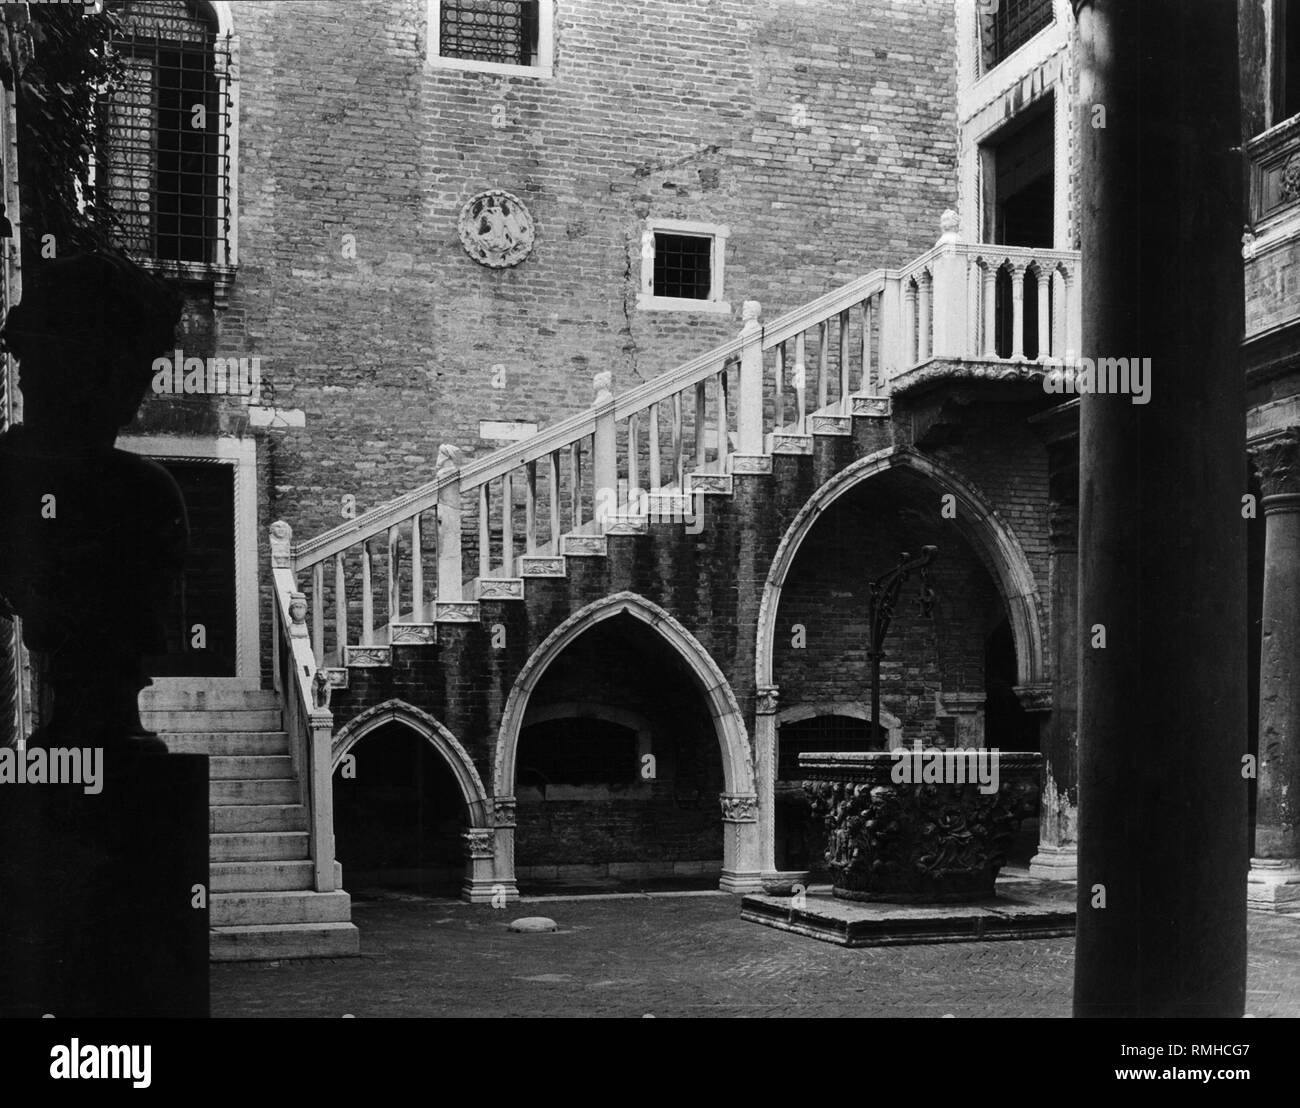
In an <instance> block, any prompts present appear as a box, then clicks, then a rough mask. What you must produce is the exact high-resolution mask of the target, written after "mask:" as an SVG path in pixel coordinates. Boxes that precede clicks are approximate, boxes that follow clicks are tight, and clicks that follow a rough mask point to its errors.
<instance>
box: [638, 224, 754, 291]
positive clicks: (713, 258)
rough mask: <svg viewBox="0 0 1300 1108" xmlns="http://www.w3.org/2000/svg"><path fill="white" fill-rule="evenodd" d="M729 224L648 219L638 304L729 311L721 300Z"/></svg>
mask: <svg viewBox="0 0 1300 1108" xmlns="http://www.w3.org/2000/svg"><path fill="white" fill-rule="evenodd" d="M727 234H728V231H727V228H726V227H723V226H720V225H717V224H711V223H692V222H687V221H685V220H667V219H652V220H650V221H649V222H648V224H647V226H646V228H645V231H644V233H643V235H642V239H641V295H640V296H639V297H638V298H637V307H638V308H643V309H646V308H648V309H651V310H659V311H673V310H676V311H697V312H729V311H731V305H730V304H728V303H727V302H726V301H725V300H723V299H722V288H723V285H722V276H723V273H722V271H723V264H724V261H725V259H726V245H727Z"/></svg>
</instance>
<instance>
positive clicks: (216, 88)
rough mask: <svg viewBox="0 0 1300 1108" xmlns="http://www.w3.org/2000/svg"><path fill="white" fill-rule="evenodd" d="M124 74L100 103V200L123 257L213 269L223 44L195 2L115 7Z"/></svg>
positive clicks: (223, 225) (226, 110) (219, 243)
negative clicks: (103, 193) (103, 185)
mask: <svg viewBox="0 0 1300 1108" xmlns="http://www.w3.org/2000/svg"><path fill="white" fill-rule="evenodd" d="M118 10H119V11H120V13H121V14H122V17H123V18H122V24H123V26H122V29H121V31H120V32H119V33H118V34H116V35H115V36H114V46H115V48H116V49H117V51H118V53H119V54H120V55H121V57H122V60H123V64H124V71H125V72H124V76H123V78H122V80H121V82H120V83H119V84H118V86H117V87H116V88H114V89H113V90H112V92H111V93H110V95H109V97H108V98H107V102H106V104H105V109H104V110H105V114H106V119H105V133H106V138H105V150H104V152H103V164H104V166H105V168H106V177H107V198H108V202H109V206H110V207H111V209H112V211H113V214H114V217H115V219H116V221H117V234H118V240H119V243H120V245H121V246H122V248H123V249H124V250H125V251H127V253H129V254H132V255H133V256H135V257H137V258H141V259H152V260H155V261H161V262H189V263H199V264H207V265H212V264H223V263H225V262H226V261H227V260H228V256H229V244H230V229H231V211H230V170H231V165H230V162H231V157H230V154H231V151H230V129H231V103H230V82H229V75H230V40H229V36H222V37H220V38H219V37H218V36H217V34H216V33H215V30H214V29H213V27H212V26H211V25H210V24H209V23H208V21H207V20H205V19H204V18H202V16H201V15H200V14H198V13H197V11H196V10H195V5H192V4H183V3H162V2H159V0H149V2H143V0H135V2H132V3H127V4H123V5H121V6H120V7H119V9H118Z"/></svg>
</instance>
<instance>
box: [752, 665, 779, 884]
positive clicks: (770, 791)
mask: <svg viewBox="0 0 1300 1108" xmlns="http://www.w3.org/2000/svg"><path fill="white" fill-rule="evenodd" d="M779 697H780V690H779V689H778V688H777V687H776V686H775V685H759V686H758V696H757V698H756V701H755V710H754V711H755V714H754V754H755V757H754V786H755V788H756V789H757V790H758V836H759V869H760V870H762V871H763V872H764V873H768V872H771V871H773V870H775V869H776V773H777V728H776V712H777V704H778V701H779Z"/></svg>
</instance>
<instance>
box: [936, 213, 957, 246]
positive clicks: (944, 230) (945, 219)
mask: <svg viewBox="0 0 1300 1108" xmlns="http://www.w3.org/2000/svg"><path fill="white" fill-rule="evenodd" d="M960 241H961V216H959V215H958V214H957V213H956V212H955V211H954V210H953V209H952V208H947V209H945V211H944V213H943V215H941V216H940V217H939V243H940V244H943V243H945V242H960Z"/></svg>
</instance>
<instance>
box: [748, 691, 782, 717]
mask: <svg viewBox="0 0 1300 1108" xmlns="http://www.w3.org/2000/svg"><path fill="white" fill-rule="evenodd" d="M779 700H780V690H779V689H778V688H777V686H775V685H759V686H758V696H757V699H756V701H755V709H754V710H755V711H756V712H757V713H758V714H759V715H760V716H774V715H776V713H777V710H778V709H777V703H778V701H779Z"/></svg>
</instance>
